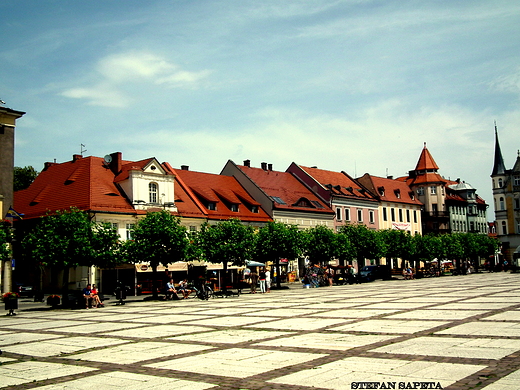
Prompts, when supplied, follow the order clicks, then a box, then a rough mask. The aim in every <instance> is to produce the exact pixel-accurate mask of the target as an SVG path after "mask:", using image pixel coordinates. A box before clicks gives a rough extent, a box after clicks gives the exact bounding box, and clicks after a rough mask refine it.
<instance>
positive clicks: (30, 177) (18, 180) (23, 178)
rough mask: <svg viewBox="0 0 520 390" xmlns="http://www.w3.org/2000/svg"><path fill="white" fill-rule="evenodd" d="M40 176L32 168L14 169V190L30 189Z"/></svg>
mask: <svg viewBox="0 0 520 390" xmlns="http://www.w3.org/2000/svg"><path fill="white" fill-rule="evenodd" d="M36 176H38V172H37V171H36V170H35V169H34V168H33V167H32V166H30V165H29V166H27V167H23V168H21V167H14V190H15V191H19V190H24V189H26V188H28V187H29V186H30V185H31V183H32V182H33V181H34V179H36Z"/></svg>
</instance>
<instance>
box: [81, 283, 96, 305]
mask: <svg viewBox="0 0 520 390" xmlns="http://www.w3.org/2000/svg"><path fill="white" fill-rule="evenodd" d="M83 298H85V308H86V309H88V308H89V307H90V306H92V302H93V300H94V298H93V296H92V288H91V286H90V284H87V287H85V288H84V289H83Z"/></svg>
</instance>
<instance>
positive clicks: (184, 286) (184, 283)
mask: <svg viewBox="0 0 520 390" xmlns="http://www.w3.org/2000/svg"><path fill="white" fill-rule="evenodd" d="M177 291H180V292H181V293H182V298H183V299H188V296H189V295H190V294H191V289H189V288H188V280H187V279H184V280H181V281H180V282H179V286H178V287H177Z"/></svg>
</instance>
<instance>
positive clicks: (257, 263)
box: [246, 260, 265, 267]
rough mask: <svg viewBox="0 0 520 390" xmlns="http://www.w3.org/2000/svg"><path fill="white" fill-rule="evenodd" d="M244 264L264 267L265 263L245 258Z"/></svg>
mask: <svg viewBox="0 0 520 390" xmlns="http://www.w3.org/2000/svg"><path fill="white" fill-rule="evenodd" d="M246 266H248V267H265V264H264V263H259V262H257V261H252V260H246Z"/></svg>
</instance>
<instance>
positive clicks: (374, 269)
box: [359, 265, 391, 282]
mask: <svg viewBox="0 0 520 390" xmlns="http://www.w3.org/2000/svg"><path fill="white" fill-rule="evenodd" d="M359 277H360V278H361V281H363V282H371V281H373V280H376V279H385V280H386V279H390V278H391V271H390V267H388V266H387V265H365V266H364V267H363V268H361V270H360V271H359Z"/></svg>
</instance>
